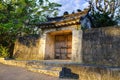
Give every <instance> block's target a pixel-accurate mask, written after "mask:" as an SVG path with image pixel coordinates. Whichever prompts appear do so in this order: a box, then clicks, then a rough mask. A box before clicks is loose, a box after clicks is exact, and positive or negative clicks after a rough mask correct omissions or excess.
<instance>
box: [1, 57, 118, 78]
mask: <svg viewBox="0 0 120 80" xmlns="http://www.w3.org/2000/svg"><path fill="white" fill-rule="evenodd" d="M10 61H11V63H10V62H9V60H3V59H0V62H1V63H4V64H7V65H15V66H21V67H23V66H22V65H23V64H21V61H16V60H10ZM25 62H26V63H24V64H25V66H24V67H25V68H28V69H29V70H30V69H31V71H33V72H40V73H43V74H47V75H52V76H57V77H58V76H59V75H58V74H55V75H54V72H52V71H47V70H48V66H50V68H52V70H60V68H58V69H54V68H55V67H56V68H57V67H67V68H69V69H71V72H72V73H75V74H78V75H79V80H120V67H108V66H98V65H86V64H79V63H75V62H69V61H53V60H48V61H45V60H43V61H25ZM16 63H17V64H16ZM18 64H19V65H18ZM41 66H42V67H43V68H44V67H47V68H46V70H39V69H41ZM33 68H34V70H33ZM35 68H36V69H35ZM43 68H42V69H43ZM15 71H16V70H15ZM47 78H48V77H47ZM5 80H6V79H5ZM15 80H17V79H15ZM45 80H47V79H45ZM49 80H50V79H49ZM60 80H71V79H60ZM73 80H75V79H73Z"/></svg>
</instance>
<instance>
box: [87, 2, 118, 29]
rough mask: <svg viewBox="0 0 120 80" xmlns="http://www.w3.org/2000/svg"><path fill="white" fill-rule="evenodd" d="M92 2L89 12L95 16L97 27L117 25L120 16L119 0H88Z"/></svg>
mask: <svg viewBox="0 0 120 80" xmlns="http://www.w3.org/2000/svg"><path fill="white" fill-rule="evenodd" d="M86 1H88V2H89V4H90V6H89V7H90V9H89V12H90V14H91V15H92V17H93V18H94V25H95V27H105V26H111V25H115V24H117V23H116V20H118V19H119V16H120V14H119V13H120V1H119V0H86Z"/></svg>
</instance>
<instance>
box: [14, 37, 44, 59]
mask: <svg viewBox="0 0 120 80" xmlns="http://www.w3.org/2000/svg"><path fill="white" fill-rule="evenodd" d="M43 43H44V42H43V40H42V39H41V38H40V37H39V36H36V35H33V36H31V35H29V36H24V37H20V38H19V39H18V40H17V41H16V42H15V47H14V53H13V54H14V55H13V56H14V57H15V58H16V59H20V60H40V59H44V54H43V53H42V51H43V50H42V49H41V47H43V46H41V44H43Z"/></svg>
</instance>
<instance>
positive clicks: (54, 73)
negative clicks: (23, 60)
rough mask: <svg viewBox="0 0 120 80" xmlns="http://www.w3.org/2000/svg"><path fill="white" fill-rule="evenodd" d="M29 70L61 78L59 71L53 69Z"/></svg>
mask: <svg viewBox="0 0 120 80" xmlns="http://www.w3.org/2000/svg"><path fill="white" fill-rule="evenodd" d="M28 70H30V71H33V72H39V73H42V74H46V75H50V76H54V77H59V72H60V71H59V70H52V69H45V68H44V69H43V68H29V69H28Z"/></svg>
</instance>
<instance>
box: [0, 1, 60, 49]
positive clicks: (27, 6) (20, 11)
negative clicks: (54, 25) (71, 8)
mask: <svg viewBox="0 0 120 80" xmlns="http://www.w3.org/2000/svg"><path fill="white" fill-rule="evenodd" d="M60 6H61V5H60V4H58V3H54V2H50V1H49V0H0V44H1V45H2V46H7V47H9V48H10V47H11V45H12V44H14V41H15V40H16V38H17V37H18V36H19V35H21V34H23V33H24V34H32V32H34V30H35V29H33V28H31V27H28V26H27V27H26V25H25V24H27V23H33V24H34V23H39V22H44V21H46V17H47V16H56V15H57V14H58V7H60Z"/></svg>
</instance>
